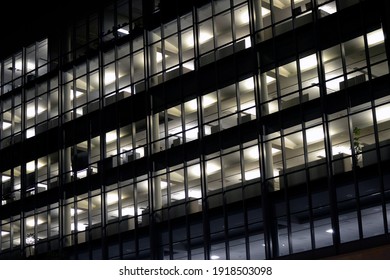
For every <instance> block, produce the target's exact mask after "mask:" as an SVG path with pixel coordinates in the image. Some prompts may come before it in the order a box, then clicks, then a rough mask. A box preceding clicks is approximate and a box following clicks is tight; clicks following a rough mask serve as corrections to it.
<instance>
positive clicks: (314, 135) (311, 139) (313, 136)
mask: <svg viewBox="0 0 390 280" xmlns="http://www.w3.org/2000/svg"><path fill="white" fill-rule="evenodd" d="M324 137H325V136H324V132H323V130H322V127H320V126H319V127H314V128H310V129H307V130H306V141H307V143H308V144H312V143H315V142H318V141H320V140H323V139H324Z"/></svg>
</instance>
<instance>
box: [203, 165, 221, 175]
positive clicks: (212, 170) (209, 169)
mask: <svg viewBox="0 0 390 280" xmlns="http://www.w3.org/2000/svg"><path fill="white" fill-rule="evenodd" d="M220 169H221V167H220V166H219V164H216V163H213V162H207V164H206V173H207V175H210V174H213V173H215V172H217V171H218V170H220Z"/></svg>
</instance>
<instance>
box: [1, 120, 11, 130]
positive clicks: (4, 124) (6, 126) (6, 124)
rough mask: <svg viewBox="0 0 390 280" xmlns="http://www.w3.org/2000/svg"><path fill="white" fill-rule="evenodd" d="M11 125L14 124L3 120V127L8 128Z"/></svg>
mask: <svg viewBox="0 0 390 280" xmlns="http://www.w3.org/2000/svg"><path fill="white" fill-rule="evenodd" d="M11 126H12V124H11V123H10V122H6V121H3V125H2V129H3V130H6V129H8V128H10V127H11Z"/></svg>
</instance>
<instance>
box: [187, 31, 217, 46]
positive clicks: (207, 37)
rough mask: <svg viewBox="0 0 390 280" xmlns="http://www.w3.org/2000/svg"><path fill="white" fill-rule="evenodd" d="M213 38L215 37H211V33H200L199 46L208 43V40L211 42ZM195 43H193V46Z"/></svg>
mask: <svg viewBox="0 0 390 280" xmlns="http://www.w3.org/2000/svg"><path fill="white" fill-rule="evenodd" d="M211 38H213V36H212V35H211V33H209V32H204V31H201V32H199V44H203V43H206V42H207V41H208V40H210V39H211ZM193 44H194V43H192V45H193Z"/></svg>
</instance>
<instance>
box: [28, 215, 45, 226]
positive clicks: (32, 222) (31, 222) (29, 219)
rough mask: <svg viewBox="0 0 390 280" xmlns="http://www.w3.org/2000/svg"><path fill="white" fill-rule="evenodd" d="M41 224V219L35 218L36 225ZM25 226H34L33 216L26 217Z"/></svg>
mask: <svg viewBox="0 0 390 280" xmlns="http://www.w3.org/2000/svg"><path fill="white" fill-rule="evenodd" d="M41 224H43V221H42V220H41V219H37V223H36V225H41ZM26 226H28V227H34V226H35V220H34V217H32V216H31V217H29V218H27V219H26Z"/></svg>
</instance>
